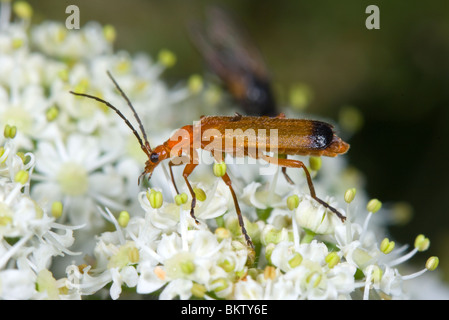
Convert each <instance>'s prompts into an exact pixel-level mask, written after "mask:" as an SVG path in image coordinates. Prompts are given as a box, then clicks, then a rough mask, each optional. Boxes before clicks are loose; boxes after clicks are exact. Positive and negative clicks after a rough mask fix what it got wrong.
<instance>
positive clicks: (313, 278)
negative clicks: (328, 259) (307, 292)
mask: <svg viewBox="0 0 449 320" xmlns="http://www.w3.org/2000/svg"><path fill="white" fill-rule="evenodd" d="M306 282H307V283H312V286H313V287H314V288H316V287H317V286H318V285H319V284H320V282H321V274H320V273H319V272H318V271H313V272H311V273H310V274H309V275H308V276H307V278H306Z"/></svg>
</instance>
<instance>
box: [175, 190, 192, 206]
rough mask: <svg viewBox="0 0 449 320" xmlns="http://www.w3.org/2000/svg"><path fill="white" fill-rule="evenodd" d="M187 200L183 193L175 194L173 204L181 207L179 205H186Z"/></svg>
mask: <svg viewBox="0 0 449 320" xmlns="http://www.w3.org/2000/svg"><path fill="white" fill-rule="evenodd" d="M188 199H189V198H188V196H187V194H185V193H184V192H183V193H180V194H177V195H176V196H175V203H176V205H178V206H181V205H183V204H184V203H186V202H187V200H188Z"/></svg>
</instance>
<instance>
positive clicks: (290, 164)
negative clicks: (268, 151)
mask: <svg viewBox="0 0 449 320" xmlns="http://www.w3.org/2000/svg"><path fill="white" fill-rule="evenodd" d="M263 159H264V160H266V161H268V162H270V163H275V164H277V165H279V166H281V167H283V169H284V168H302V169H303V170H304V172H305V173H306V178H307V184H308V186H309V190H310V196H311V197H312V198H313V199H315V201H317V202H319V203H320V204H322V205H323V206H325V207H326V208H328V209H329V210H331V211H332V212H333V213H335V214H336V215H337V217H339V218H340V219H341V221H342V222H344V221H345V220H346V217H345V216H344V215H342V214H341V213H340V212H338V211H337V210H336V209H335V208H333V207H331V206H330V205H329V204H327V203H326V202H324V201H323V200H321V199H320V198H318V197H317V196H316V194H315V188H314V186H313V183H312V177H311V176H310V173H309V170H307V167H306V166H305V165H304V163H302V162H301V161H299V160H293V159H275V158H272V157H269V156H264V157H263ZM283 172H284V171H283Z"/></svg>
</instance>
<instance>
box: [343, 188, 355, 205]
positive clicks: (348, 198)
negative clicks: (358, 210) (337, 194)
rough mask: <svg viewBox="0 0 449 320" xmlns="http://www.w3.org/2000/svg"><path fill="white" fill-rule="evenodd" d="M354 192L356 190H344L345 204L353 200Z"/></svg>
mask: <svg viewBox="0 0 449 320" xmlns="http://www.w3.org/2000/svg"><path fill="white" fill-rule="evenodd" d="M356 191H357V190H356V188H350V189H348V190H346V192H345V201H346V203H351V202H352V201H353V200H354V198H355V194H356Z"/></svg>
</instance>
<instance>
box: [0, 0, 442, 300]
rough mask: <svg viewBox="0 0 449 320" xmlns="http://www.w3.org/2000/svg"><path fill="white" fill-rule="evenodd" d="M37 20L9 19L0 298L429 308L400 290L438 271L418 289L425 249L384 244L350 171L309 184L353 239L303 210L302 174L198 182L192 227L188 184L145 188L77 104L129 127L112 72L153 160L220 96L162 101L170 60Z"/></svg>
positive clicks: (104, 34) (208, 174)
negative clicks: (338, 302)
mask: <svg viewBox="0 0 449 320" xmlns="http://www.w3.org/2000/svg"><path fill="white" fill-rule="evenodd" d="M31 14H32V8H31V7H30V6H29V5H28V4H27V3H26V2H23V1H18V2H14V3H11V2H9V1H3V2H1V4H0V125H1V127H2V128H4V135H3V137H2V138H1V139H2V140H1V141H0V142H1V147H0V297H1V298H3V299H81V298H85V297H92V296H93V297H96V298H104V297H110V298H112V299H119V298H139V297H148V296H150V297H152V298H159V299H174V298H180V299H191V298H195V299H198V298H200V299H406V298H410V297H411V298H415V297H420V296H416V294H417V293H418V292H419V291H418V290H415V289H414V288H413V286H408V287H407V288H406V286H405V284H406V283H413V279H414V278H416V277H419V276H421V275H422V274H423V273H426V272H427V271H428V270H434V269H435V268H436V267H437V265H438V258H437V257H430V258H429V259H428V260H427V263H426V265H425V268H423V269H422V270H420V271H417V272H415V273H410V271H408V272H407V270H409V267H408V265H407V261H409V260H410V259H411V258H412V257H413V256H414V255H415V254H418V253H419V252H422V251H425V250H426V249H427V248H428V247H429V243H430V242H429V239H428V238H426V237H425V236H424V235H418V236H417V237H416V239H415V242H414V245H413V248H412V249H408V247H407V246H400V247H399V248H398V246H397V245H395V242H394V241H392V240H390V239H388V238H386V237H385V234H386V231H385V226H386V221H385V220H386V219H384V217H383V216H382V214H383V213H386V212H387V210H385V209H381V202H380V201H378V200H376V199H373V200H370V201H368V200H369V198H368V197H367V196H366V194H365V193H364V191H363V188H362V187H361V186H360V185H358V184H357V182H356V181H357V179H356V178H354V174H351V172H353V171H351V170H350V169H349V168H348V167H347V165H346V163H345V162H344V159H342V158H339V159H323V160H322V165H321V169H319V170H318V167H317V166H316V160H317V159H312V162H313V163H312V164H311V168H312V169H313V170H312V173H313V175H314V181H315V187H316V190H317V193H318V194H321V195H326V194H327V195H332V197H330V196H329V197H328V198H327V199H325V200H326V201H327V202H329V203H330V204H331V205H332V206H334V207H336V208H338V210H339V211H340V212H344V213H345V215H346V217H347V220H346V222H345V223H342V222H341V221H340V219H338V218H337V217H335V215H334V214H332V213H331V212H328V211H326V210H325V208H324V207H323V206H321V205H318V204H317V203H316V202H315V201H314V200H313V199H311V198H310V196H309V195H308V189H307V186H306V184H305V181H304V178H303V177H302V175H301V172H299V170H292V172H291V173H290V172H289V175H290V176H291V177H292V179H293V180H294V181H295V182H298V183H300V184H298V185H297V186H292V185H290V184H288V183H287V182H286V181H285V180H284V179H283V177H282V176H280V174H279V169H278V168H274V169H275V170H274V171H275V174H274V175H269V176H261V175H260V174H259V167H258V166H257V165H252V164H243V165H240V164H239V165H233V164H232V163H230V164H229V165H227V166H223V165H222V164H220V165H219V167H217V166H215V167H214V168H212V167H211V166H206V165H204V166H199V168H198V170H197V171H196V172H195V175H192V180H191V181H192V185H193V187H194V190H195V193H196V195H197V200H198V201H197V205H196V209H195V215H196V217H197V218H198V220H199V221H200V223H199V224H197V223H195V221H194V220H193V219H192V217H191V216H190V205H191V197H190V193H189V191H188V189H187V188H186V187H185V186H184V185H183V184H182V183H181V182H182V181H179V183H178V186H179V187H180V191H181V194H179V195H177V194H176V193H175V192H174V189H173V187H172V185H171V179H170V178H169V175H168V171H167V168H166V167H164V166H160V168H158V169H156V171H155V173H154V174H153V178H152V180H151V185H148V183H147V182H144V185H143V186H138V185H137V178H138V176H139V175H140V173H141V172H142V167H143V164H144V162H145V160H146V159H145V158H144V154H143V153H142V152H141V149H140V146H139V145H138V143H137V141H136V140H135V137H134V135H133V134H132V132H130V130H129V128H128V127H127V126H126V124H125V123H123V121H122V120H121V119H120V118H119V117H118V116H117V115H116V114H115V113H114V112H113V111H112V110H110V109H108V108H105V107H104V106H103V105H101V104H99V103H97V102H93V101H91V100H89V99H83V98H80V97H75V96H73V95H71V94H69V91H70V90H72V91H76V92H85V93H89V94H92V95H96V96H99V97H101V98H104V99H107V100H108V101H110V102H111V103H112V104H114V105H115V106H122V105H123V106H125V108H123V109H122V108H120V109H121V111H122V112H123V113H124V114H125V116H126V117H127V118H128V119H133V115H132V113H131V112H130V111H129V110H128V109H127V108H126V103H125V102H124V101H123V100H122V99H121V97H120V94H119V93H117V92H116V91H115V88H114V86H113V84H112V83H111V82H110V81H109V79H108V77H107V76H106V71H107V70H109V71H110V72H111V73H112V74H113V75H114V77H115V78H116V80H117V81H118V82H119V83H120V85H121V87H122V89H123V90H124V92H126V94H127V95H128V96H129V98H130V99H131V100H132V102H133V105H134V107H135V108H136V110H137V112H138V114H139V116H140V117H141V118H142V121H143V124H144V126H145V128H147V129H148V130H149V132H147V134H148V136H149V137H150V140H151V141H150V142H151V144H152V145H154V144H157V143H158V142H161V141H163V140H165V139H166V138H167V136H168V135H169V134H170V132H172V131H173V130H174V129H176V128H178V127H179V126H181V125H185V124H187V123H186V122H188V121H190V120H195V119H198V117H199V116H200V115H201V114H213V113H217V110H218V108H219V105H218V104H217V103H216V102H217V100H218V99H217V97H218V96H219V94H218V91H217V89H216V88H215V87H214V86H212V85H210V84H207V83H206V82H205V81H203V80H202V79H201V77H199V76H198V75H194V76H192V77H191V78H190V79H189V80H188V81H186V82H185V83H182V84H180V85H178V86H176V87H175V88H169V87H168V86H167V85H166V84H165V83H164V82H163V81H162V80H161V75H162V73H163V71H164V70H165V69H166V68H168V67H172V66H173V65H174V63H175V62H176V57H175V55H174V54H173V53H171V52H170V51H168V50H161V52H160V55H159V56H158V58H157V59H155V60H153V59H152V58H151V57H149V56H148V55H145V54H138V55H135V56H131V55H130V54H128V53H127V52H125V51H120V52H115V50H114V48H113V42H114V38H115V31H114V29H113V27H112V26H101V25H99V24H98V23H95V22H91V23H88V24H86V25H84V26H82V27H81V29H80V30H67V29H66V28H65V27H64V25H63V24H61V23H58V22H49V21H47V22H44V23H42V24H40V25H36V26H35V25H32V24H31V22H30V21H31V20H30V18H31ZM11 16H12V18H11ZM224 112H229V113H230V112H231V110H227V111H224ZM302 160H305V159H302ZM175 169H176V168H175ZM224 170H226V172H227V173H228V174H229V176H230V177H231V179H232V181H233V186H234V188H235V190H236V193H237V197H238V200H239V203H240V204H241V208H242V212H243V215H244V220H245V225H246V229H247V231H248V233H249V235H250V237H251V239H252V241H253V242H254V244H255V250H254V251H252V250H250V249H249V248H248V247H247V245H246V242H245V240H244V238H243V236H242V234H241V231H240V227H239V224H238V221H237V217H236V214H235V208H234V203H233V199H232V197H231V195H230V193H229V189H228V187H227V186H226V185H225V184H224V183H223V182H222V180H221V179H220V178H219V177H216V176H215V175H214V173H215V174H216V175H220V174H222V173H223V171H224ZM177 172H178V171H175V173H177ZM149 186H151V188H149ZM348 187H351V188H350V189H348ZM352 187H356V188H357V196H355V192H356V189H355V188H352ZM378 211H380V212H379V213H376V212H378ZM382 211H383V213H382ZM407 250H408V251H407ZM404 266H406V267H407V268H403V267H404ZM60 274H62V275H64V276H61V277H60V276H56V275H60ZM125 288H126V289H125ZM421 298H422V297H421Z"/></svg>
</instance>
